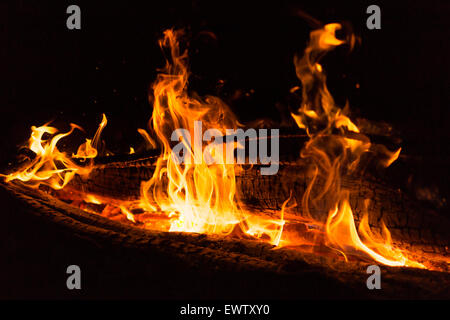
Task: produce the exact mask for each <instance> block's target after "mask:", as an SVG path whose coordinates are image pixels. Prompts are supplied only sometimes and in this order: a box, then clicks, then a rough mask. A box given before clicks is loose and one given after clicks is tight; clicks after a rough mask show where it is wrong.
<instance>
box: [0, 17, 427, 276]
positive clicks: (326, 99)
mask: <svg viewBox="0 0 450 320" xmlns="http://www.w3.org/2000/svg"><path fill="white" fill-rule="evenodd" d="M339 29H341V25H340V24H337V23H332V24H328V25H325V26H324V27H323V28H322V29H319V30H315V31H313V32H311V39H310V43H309V45H308V46H307V47H306V49H305V52H304V55H303V56H302V57H301V58H299V57H295V58H294V65H295V68H296V74H297V76H298V78H299V79H300V81H301V87H299V86H295V87H293V88H292V89H291V92H295V91H297V90H299V89H300V88H301V89H302V104H301V105H300V107H299V109H298V110H297V112H295V113H292V117H293V119H294V120H295V122H296V123H297V125H298V127H299V128H301V129H304V130H305V131H306V133H307V135H308V137H309V140H308V141H307V142H306V144H305V146H304V148H303V149H302V151H301V153H300V156H301V157H302V158H305V159H307V160H308V163H310V170H309V180H308V181H309V184H308V186H307V188H306V191H305V193H304V195H303V198H302V211H303V212H302V217H296V218H295V223H301V224H303V225H304V226H307V228H308V229H310V230H311V231H309V230H308V232H309V233H310V235H311V237H310V238H308V239H307V237H303V236H299V235H298V234H295V233H292V232H291V233H290V232H289V231H286V230H287V229H288V226H289V224H290V223H291V222H292V221H294V219H291V217H290V216H289V214H288V211H289V210H290V209H291V208H292V207H294V206H296V204H295V203H294V204H293V205H292V206H288V203H289V201H290V200H291V196H292V193H291V196H290V197H289V198H288V199H286V200H285V201H284V203H283V205H282V207H281V210H280V211H279V212H276V213H275V214H273V213H268V212H249V211H247V210H245V209H243V208H244V206H242V205H241V203H240V201H239V196H238V193H237V189H236V174H238V173H239V172H240V171H241V170H243V168H242V167H241V166H240V165H238V164H227V163H228V162H227V161H226V160H227V159H226V152H224V144H223V137H225V135H226V130H227V129H237V128H240V127H242V125H241V124H240V123H239V122H238V121H237V118H236V116H235V115H234V114H233V113H232V112H231V110H230V108H229V107H228V106H227V105H226V104H225V103H224V102H223V101H221V100H220V99H219V98H217V97H212V96H207V97H205V98H200V97H198V96H197V95H190V94H189V92H188V79H189V70H188V67H187V58H188V55H187V51H183V52H181V51H180V45H179V38H180V37H181V36H182V32H181V31H173V30H167V31H165V32H164V37H163V39H162V40H160V42H159V44H160V46H161V48H162V50H163V52H167V53H168V56H167V58H166V65H165V67H164V68H163V69H162V70H161V71H160V73H159V74H158V76H157V79H156V81H155V82H154V84H153V85H152V88H151V89H152V94H153V97H152V99H150V100H151V101H153V113H152V117H151V119H150V121H149V131H150V132H151V134H152V137H156V139H157V141H155V140H154V139H153V138H152V137H151V136H150V134H149V132H147V131H146V130H144V129H138V132H139V134H141V136H142V137H143V138H144V140H145V142H146V144H147V148H148V149H157V148H158V146H157V145H158V144H159V145H160V146H161V154H160V156H159V158H158V159H157V161H156V163H155V170H154V173H153V176H152V177H151V179H149V180H148V181H145V182H143V183H142V184H141V196H140V199H139V200H138V201H120V200H117V199H109V198H104V197H102V196H98V195H93V194H81V197H80V198H78V199H77V200H78V201H79V200H80V199H82V201H84V202H85V203H90V204H95V205H98V206H99V207H101V209H99V212H98V213H99V214H102V215H104V216H107V217H112V218H114V217H119V219H122V221H123V220H124V219H125V217H126V219H128V220H129V221H130V222H132V223H136V224H137V223H141V224H143V226H144V227H146V228H151V229H157V230H164V231H173V232H197V233H207V234H219V235H229V234H231V233H233V234H235V231H236V233H238V234H239V232H240V234H242V235H244V236H246V237H252V238H256V239H259V240H260V241H267V242H269V243H271V244H273V245H274V246H277V247H281V246H298V245H303V244H307V245H310V246H313V245H315V242H320V243H325V244H326V245H328V246H329V247H331V248H332V249H333V250H335V251H337V252H340V253H341V254H343V256H344V258H345V259H346V260H348V259H349V257H350V256H355V255H358V256H364V257H370V258H371V259H374V260H375V261H377V262H379V263H381V264H385V265H389V266H410V267H417V268H424V265H422V264H420V263H419V262H416V261H414V260H412V259H410V258H409V257H408V254H407V252H406V251H403V250H401V249H399V248H396V247H395V246H394V244H393V241H392V239H391V235H390V232H389V230H388V229H387V228H386V226H384V225H383V228H382V233H381V234H378V233H377V232H375V231H373V230H371V228H370V226H369V223H368V221H369V214H370V212H368V211H367V212H365V214H364V216H363V218H362V219H361V221H360V223H359V228H358V229H357V228H356V224H355V217H354V215H353V212H352V208H351V206H350V201H349V191H348V190H346V189H345V188H342V186H341V180H342V178H343V177H344V176H345V175H351V174H353V173H354V172H355V171H356V170H357V169H358V166H359V164H360V159H361V156H362V155H363V154H365V153H368V152H372V153H375V152H374V150H375V149H376V151H377V152H378V153H379V155H380V163H381V164H382V165H383V166H385V167H387V166H389V165H391V164H392V163H393V162H394V161H395V160H396V159H397V158H398V157H399V154H400V152H401V148H399V149H398V150H397V151H390V150H388V149H386V148H385V147H380V146H377V148H375V149H374V148H373V146H372V144H371V142H370V140H369V139H368V138H367V137H366V136H364V135H363V134H362V133H361V132H360V129H359V128H358V127H357V126H356V125H355V123H353V122H352V121H351V119H350V118H349V116H348V111H349V110H348V106H346V107H345V108H344V109H341V108H339V107H338V106H336V104H335V103H334V100H333V97H332V95H331V94H330V92H329V91H328V88H327V85H326V74H325V70H324V69H325V68H324V66H323V65H322V64H321V63H320V60H321V58H322V57H323V56H324V54H325V53H326V52H328V51H330V50H333V49H334V48H335V47H337V46H340V45H343V44H349V45H350V47H351V46H352V45H353V43H354V42H355V40H354V38H353V36H351V37H350V38H349V39H346V40H340V39H337V38H336V36H335V32H336V31H337V30H339ZM106 124H107V119H106V116H105V115H104V114H103V117H102V121H101V123H100V125H99V127H98V129H97V132H96V133H95V135H94V137H93V139H92V140H91V139H86V142H85V143H83V144H82V145H80V146H79V148H78V150H77V153H76V154H72V156H71V157H69V156H68V155H66V153H64V152H61V151H60V150H59V149H58V148H57V144H58V142H59V141H60V140H61V139H62V138H64V137H66V136H68V135H70V134H71V133H72V132H73V130H74V129H81V128H80V127H78V126H76V125H74V124H71V129H70V131H68V132H66V133H60V134H57V132H58V130H57V129H56V128H53V127H50V126H48V125H47V124H46V125H44V126H41V127H32V134H31V137H30V140H29V142H28V148H29V149H30V150H32V151H33V152H34V153H35V154H36V156H35V158H34V159H32V160H30V161H29V162H28V163H27V164H26V165H24V166H23V167H22V168H21V169H19V170H17V171H16V172H14V173H11V174H9V175H3V176H4V177H5V179H6V181H12V180H16V179H17V180H20V181H22V182H26V183H27V184H28V185H30V186H33V187H38V186H39V185H40V184H44V185H47V186H50V187H52V188H54V189H58V190H60V189H62V188H64V187H65V186H66V185H67V183H68V182H69V181H70V180H71V179H72V178H73V176H74V175H75V174H79V175H87V174H89V173H90V172H91V170H92V167H93V161H92V159H93V158H95V157H96V156H97V155H98V151H97V150H98V144H99V140H100V135H101V133H102V130H103V129H104V127H105V126H106ZM177 129H184V130H185V131H184V132H185V133H186V135H181V136H178V137H175V138H176V139H174V136H173V133H174V132H175V131H176V130H177ZM207 130H208V131H210V130H213V131H214V132H215V134H214V138H215V140H214V141H211V144H209V145H207V146H205V147H204V146H203V145H202V141H198V138H197V136H198V133H199V134H200V136H201V137H203V139H204V135H203V133H204V132H206V131H207ZM45 135H49V136H50V138H45V137H44V136H45ZM189 136H190V137H189ZM177 139H178V140H177ZM211 140H212V139H211ZM216 140H217V141H216ZM219 140H222V142H221V141H219ZM175 143H176V144H177V146H180V145H181V146H183V150H184V151H185V154H184V156H185V159H187V161H185V162H184V163H180V161H179V159H178V158H177V157H176V156H175V154H176V153H175V147H174V146H173V145H174V144H175ZM241 147H242V146H240V145H238V144H237V143H235V144H234V146H233V148H241ZM134 152H135V151H134V148H133V147H130V152H129V153H130V154H133V153H134ZM106 155H107V156H108V155H109V154H106ZM74 159H79V160H78V162H86V160H89V161H88V163H87V164H86V163H83V164H84V165H83V166H81V165H80V164H78V163H77V162H76V161H75V160H74ZM189 159H190V160H189ZM207 159H208V160H207ZM89 207H95V206H92V205H90V206H89ZM313 209H314V210H313ZM88 210H94V209H90V208H88ZM136 210H139V211H140V212H139V214H138V213H137V211H136ZM94 211H95V210H94ZM94 211H93V212H94ZM317 212H324V213H325V214H327V218H326V221H321V220H325V219H323V217H322V219H321V218H320V217H316V216H315V215H316V214H317Z"/></svg>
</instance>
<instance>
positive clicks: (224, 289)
mask: <svg viewBox="0 0 450 320" xmlns="http://www.w3.org/2000/svg"><path fill="white" fill-rule="evenodd" d="M5 189H6V190H7V191H8V192H5ZM0 195H1V198H2V199H3V200H4V203H9V205H11V204H13V205H14V206H15V208H16V209H15V211H21V212H24V213H25V215H23V216H21V218H22V219H23V218H27V216H29V217H30V219H31V220H32V221H33V219H32V217H33V216H39V217H41V218H44V219H39V221H45V222H46V224H47V227H46V228H45V233H43V234H42V235H41V237H42V238H45V237H47V236H49V234H51V233H56V234H58V236H56V238H57V239H60V240H63V239H64V237H67V236H69V237H70V238H74V239H79V240H75V241H73V242H72V244H71V245H72V246H78V245H79V246H82V247H83V248H85V249H86V252H85V253H84V255H86V256H90V257H91V258H90V259H93V260H94V261H87V260H86V261H84V263H85V265H86V264H87V265H89V266H90V268H91V269H92V268H94V269H95V266H103V267H101V268H100V267H98V270H97V271H95V272H96V273H98V274H97V275H98V276H100V274H102V273H105V272H106V273H108V272H111V270H114V272H119V273H120V274H113V275H109V277H110V278H109V279H110V280H111V284H109V285H108V284H106V285H104V283H101V284H97V287H96V290H95V291H91V293H92V294H93V295H95V296H96V297H99V296H100V297H101V296H103V297H111V296H113V297H137V296H139V297H154V298H155V297H156V298H170V297H172V298H173V297H177V298H183V297H184V298H191V299H192V298H207V297H209V298H218V297H220V298H236V297H240V298H245V297H246V298H248V297H251V298H299V297H301V298H333V297H334V298H343V297H344V298H345V297H347V298H349V297H352V298H397V299H398V298H403V299H404V298H448V297H450V292H449V288H450V275H449V274H448V273H443V272H433V271H426V270H420V269H409V268H391V267H381V268H382V288H383V289H382V290H368V289H367V287H366V279H367V277H368V275H367V273H366V268H367V266H368V265H370V264H372V263H373V262H361V261H353V260H350V261H349V262H344V261H343V260H341V259H335V258H330V257H327V256H323V255H317V254H309V253H304V252H300V251H296V250H291V249H287V248H282V249H276V250H274V249H273V247H272V246H271V245H268V244H265V243H261V242H256V241H250V240H245V239H224V238H223V237H219V236H208V235H200V234H183V233H166V232H156V231H150V230H145V229H140V228H136V227H134V226H133V225H132V224H124V223H118V222H115V221H111V220H109V219H106V218H103V217H101V216H97V215H94V214H90V213H87V212H84V211H83V210H80V209H78V208H75V207H73V206H70V205H68V204H67V203H64V202H62V201H60V200H58V199H55V198H54V197H52V196H50V195H48V194H46V193H45V192H42V191H41V190H32V189H29V188H26V187H22V186H19V185H16V184H7V185H5V184H2V188H1V189H0ZM11 195H12V196H11ZM15 214H18V213H14V215H15ZM9 219H10V220H13V217H9ZM10 222H11V221H10ZM25 223H26V222H25V221H23V220H21V221H16V225H14V224H10V225H9V228H13V227H15V228H19V229H20V227H21V225H22V224H25ZM35 230H36V231H37V232H38V233H39V231H40V230H39V229H35ZM42 231H44V230H42ZM61 234H63V235H64V237H62V236H61ZM25 241H26V240H25ZM36 241H38V242H39V241H40V240H39V239H36ZM58 245H60V246H61V247H62V252H60V253H59V254H61V255H64V254H66V257H65V259H67V255H69V256H70V254H69V253H70V250H71V249H73V248H68V247H64V244H59V243H56V244H55V246H58ZM30 247H33V244H30ZM93 248H95V249H93ZM47 249H48V248H45V250H47ZM91 250H94V252H95V254H93V253H92V252H91V253H88V252H90V251H91ZM7 253H8V251H7ZM9 253H10V254H13V253H11V252H9ZM54 259H55V257H52V260H54ZM72 259H73V258H72ZM88 260H89V259H88ZM105 261H108V263H106V262H105ZM142 265H145V266H146V268H142ZM138 266H141V267H140V268H139V269H136V268H138ZM156 266H160V268H157V267H156ZM133 268H134V269H133ZM136 270H139V271H140V273H139V274H136ZM150 270H151V271H150ZM91 272H93V271H92V270H91ZM136 277H137V278H138V280H137V281H136V282H134V281H133V279H136ZM119 279H124V280H122V282H120V280H119ZM155 279H162V281H161V280H160V282H159V285H160V287H157V288H155V287H154V286H153V287H152V286H148V287H146V288H144V287H145V285H147V284H148V283H149V282H152V281H156V280H155ZM212 280H214V281H212ZM10 281H11V280H10ZM174 281H175V282H174ZM161 282H162V283H161ZM130 283H134V285H135V286H136V287H135V288H136V291H135V292H132V291H127V290H130V289H131V290H132V289H133V287H132V288H130V287H129V286H130ZM137 283H142V284H144V287H141V286H140V285H137ZM153 284H154V283H153ZM127 285H128V287H127ZM86 286H87V287H88V285H86ZM132 286H133V285H132ZM199 288H202V289H199ZM205 288H206V290H205ZM88 292H89V291H88Z"/></svg>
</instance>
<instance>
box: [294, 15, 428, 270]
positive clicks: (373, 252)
mask: <svg viewBox="0 0 450 320" xmlns="http://www.w3.org/2000/svg"><path fill="white" fill-rule="evenodd" d="M340 28H341V26H340V25H339V24H337V23H333V24H328V25H326V26H324V28H322V29H319V30H315V31H313V32H312V33H311V41H310V44H309V46H308V47H307V48H306V50H305V54H304V56H303V57H302V58H301V59H299V58H297V57H296V58H295V60H294V63H295V66H296V71H297V76H298V78H299V79H300V80H301V82H302V85H303V91H302V93H303V102H302V105H301V107H300V108H299V109H298V111H297V113H295V114H294V113H293V114H292V116H293V118H294V120H295V121H296V123H297V125H298V127H299V128H302V129H305V130H306V132H307V133H308V135H309V137H310V140H309V141H308V142H307V144H306V145H305V147H304V149H303V150H302V152H301V156H302V157H304V158H309V159H311V160H312V163H313V165H312V169H311V172H312V177H313V178H312V180H311V182H310V184H309V186H308V188H307V191H306V192H305V195H304V197H303V202H304V203H303V209H304V211H305V214H306V215H307V216H308V215H309V213H310V206H311V205H315V204H317V203H318V202H321V203H322V204H324V203H326V204H327V207H328V208H329V215H328V218H327V221H326V225H325V230H326V236H327V243H328V245H330V246H331V247H333V248H335V249H338V250H339V251H341V252H342V253H343V254H344V256H345V258H346V259H347V257H346V254H348V253H355V252H363V253H364V254H367V255H368V256H370V257H371V258H372V259H374V260H376V261H377V262H379V263H382V264H385V265H389V266H413V267H419V268H424V266H423V265H422V264H420V263H418V262H415V261H412V260H409V259H408V258H407V257H405V256H404V254H403V253H402V251H401V250H399V249H396V248H394V247H393V245H392V240H391V237H390V233H389V231H388V230H387V228H386V227H385V226H384V228H383V231H384V232H383V237H380V236H377V235H375V234H374V233H372V232H371V230H370V227H369V225H368V218H367V216H365V217H364V218H363V219H362V221H361V223H360V227H359V233H360V234H361V235H362V236H363V238H364V242H363V241H362V240H361V238H360V236H359V234H358V232H357V230H356V227H355V222H354V217H353V212H352V209H351V207H350V203H349V200H348V199H349V192H348V190H345V189H341V182H340V181H341V176H342V175H343V174H344V173H345V174H351V173H352V172H353V171H354V170H355V169H356V168H357V166H358V163H359V160H360V157H361V155H362V154H363V153H365V152H367V151H369V149H370V147H371V144H370V141H369V139H368V138H366V139H361V140H356V139H352V138H349V137H347V136H346V135H345V133H346V132H355V133H359V132H360V130H359V129H358V127H357V126H356V125H355V124H354V123H353V122H352V121H351V120H350V118H348V117H347V116H346V115H345V113H344V112H343V111H342V109H340V108H338V107H337V106H336V105H335V103H334V100H333V98H332V96H331V94H330V92H329V91H328V88H327V85H326V76H325V74H324V71H323V66H322V65H321V64H319V61H320V59H321V57H322V56H323V55H324V53H325V52H327V51H329V50H332V49H334V48H335V47H336V46H339V45H341V44H344V43H346V41H343V40H339V39H337V38H336V36H335V32H336V30H338V29H340ZM352 42H353V40H350V43H352ZM347 109H348V108H345V110H347ZM336 129H339V133H338V134H336V133H335V130H336ZM400 150H401V149H399V150H398V151H396V152H390V151H388V150H387V149H385V150H384V151H385V154H386V156H387V158H388V159H387V160H384V161H383V164H384V166H389V165H390V164H391V163H392V162H393V161H395V160H396V159H397V158H398V156H399V154H400ZM319 179H321V180H323V181H324V184H323V186H322V187H321V188H315V187H316V184H317V181H318V180H319ZM316 189H319V190H316ZM313 191H315V192H314V196H312V194H313ZM322 210H323V206H322Z"/></svg>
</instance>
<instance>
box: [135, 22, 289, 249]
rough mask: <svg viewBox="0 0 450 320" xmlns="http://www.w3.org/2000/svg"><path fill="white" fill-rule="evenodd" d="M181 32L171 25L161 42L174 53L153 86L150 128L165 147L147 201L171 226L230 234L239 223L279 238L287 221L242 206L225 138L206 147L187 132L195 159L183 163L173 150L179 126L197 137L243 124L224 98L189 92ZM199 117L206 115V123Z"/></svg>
mask: <svg viewBox="0 0 450 320" xmlns="http://www.w3.org/2000/svg"><path fill="white" fill-rule="evenodd" d="M181 34H182V33H181V31H173V30H167V31H165V32H164V38H163V39H162V40H161V41H160V46H161V48H162V49H163V50H166V51H167V52H170V56H169V57H168V59H167V62H166V66H165V68H164V69H163V72H162V73H160V74H159V75H158V77H157V79H156V82H155V83H154V84H153V87H152V89H153V96H154V99H152V100H153V101H154V103H153V114H152V118H151V122H150V127H151V128H150V129H151V130H153V131H154V132H155V134H156V136H157V138H158V140H159V142H160V143H161V145H162V148H163V150H162V153H161V156H160V157H159V159H158V161H157V163H156V170H155V172H154V175H153V177H152V178H151V179H150V180H149V181H147V182H145V183H143V185H142V188H141V194H142V197H141V207H142V208H145V209H147V210H151V211H157V212H163V213H165V214H168V215H169V217H170V218H171V223H170V229H169V231H183V232H201V233H214V234H222V235H226V234H230V233H231V232H232V231H233V230H234V229H235V227H236V226H237V225H239V228H241V229H242V230H243V231H244V232H246V233H247V234H252V235H253V236H255V237H261V236H263V235H265V236H266V237H269V238H270V239H271V241H273V242H279V237H280V235H281V233H282V227H281V228H280V226H279V224H280V223H281V225H282V222H279V221H262V219H261V218H258V217H257V216H256V215H251V214H250V213H248V212H244V211H243V210H242V209H241V207H240V205H239V202H238V200H237V195H236V182H235V173H236V171H237V170H239V166H237V165H234V164H226V161H225V160H226V159H225V152H224V149H223V147H224V145H223V144H221V143H218V144H217V145H215V147H211V145H208V146H206V147H202V146H201V145H199V144H198V141H194V142H193V143H192V142H191V141H186V140H185V139H183V138H182V139H181V143H183V144H184V146H185V147H186V150H188V152H187V153H188V155H187V156H188V157H192V160H193V161H186V163H184V164H180V163H178V161H177V159H175V158H174V156H173V152H172V151H173V149H172V147H171V141H170V140H169V137H171V135H172V132H173V131H174V130H175V129H178V128H183V129H186V130H187V131H188V132H189V133H190V136H191V137H195V134H196V132H195V131H196V130H200V133H201V136H203V132H202V130H205V131H206V130H209V129H211V130H215V132H216V133H217V135H218V136H220V137H223V136H225V133H226V129H236V128H238V127H239V126H240V124H239V123H238V121H237V119H236V117H235V115H234V114H233V113H232V112H231V111H230V109H229V107H228V106H227V105H226V104H225V103H224V102H222V101H221V100H220V99H219V98H217V97H211V96H208V97H206V98H205V99H200V98H193V97H191V96H189V94H188V91H187V84H188V75H189V72H188V68H187V61H186V60H187V52H186V51H184V52H183V53H181V52H180V48H179V43H178V37H180V36H181ZM198 121H201V128H199V127H198ZM140 133H141V134H142V135H143V136H144V137H147V136H148V135H146V134H143V132H140ZM194 139H195V138H194ZM147 140H148V139H147ZM200 143H201V142H200ZM235 147H239V146H235ZM205 154H207V155H208V156H209V157H210V158H211V159H213V163H212V164H207V163H206V159H204V155H205ZM205 157H206V156H205ZM274 225H275V226H274ZM272 228H274V229H275V230H272Z"/></svg>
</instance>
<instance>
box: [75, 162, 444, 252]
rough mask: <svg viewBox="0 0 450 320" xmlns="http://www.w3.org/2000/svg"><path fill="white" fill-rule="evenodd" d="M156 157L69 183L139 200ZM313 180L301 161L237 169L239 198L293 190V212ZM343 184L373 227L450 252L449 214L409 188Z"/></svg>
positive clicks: (278, 199)
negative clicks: (268, 168) (267, 170)
mask: <svg viewBox="0 0 450 320" xmlns="http://www.w3.org/2000/svg"><path fill="white" fill-rule="evenodd" d="M154 161H155V159H154V158H153V157H149V158H144V159H141V160H133V161H123V162H114V163H110V164H103V165H99V166H98V167H95V168H94V169H93V170H92V172H91V174H90V175H89V176H88V177H86V178H83V177H81V176H76V177H75V178H74V179H73V180H72V181H71V182H70V184H69V186H68V187H70V188H71V190H72V192H75V193H76V192H77V191H78V192H82V193H87V194H93V195H97V196H100V197H106V198H114V199H121V200H124V201H130V200H137V199H138V198H139V197H140V186H141V183H142V182H143V181H147V180H148V179H150V178H151V176H152V174H153V171H154V165H153V162H154ZM310 180H311V178H310V177H309V174H308V170H307V165H306V163H303V164H302V163H301V161H297V162H296V163H284V164H282V165H281V167H280V170H279V172H278V174H277V175H270V176H262V175H260V172H259V166H253V167H252V168H248V169H247V170H243V171H241V172H238V173H236V184H237V189H238V191H237V194H238V198H239V200H240V201H242V204H244V205H245V206H246V208H247V209H249V210H251V211H252V212H274V213H276V212H279V211H280V210H281V206H282V204H283V202H284V201H285V200H286V199H288V198H289V196H290V193H291V192H292V199H293V201H295V202H296V203H297V206H295V207H293V208H292V209H290V211H289V212H290V213H292V214H294V215H298V216H300V215H301V213H302V208H303V206H302V200H303V197H304V194H305V191H306V189H307V187H308V184H309V182H310ZM321 183H323V181H322V182H321ZM342 184H343V185H344V186H345V187H346V188H347V189H348V190H350V191H351V192H350V199H349V200H350V204H351V206H352V208H353V209H354V215H355V220H357V221H358V222H359V221H361V219H362V217H363V214H364V211H365V210H369V212H370V215H369V224H370V227H371V228H372V229H374V230H376V231H378V232H380V233H381V229H382V223H383V222H384V223H385V224H386V226H387V227H388V228H389V230H391V233H392V237H393V240H394V242H395V243H398V244H399V245H402V247H408V248H411V249H412V250H413V251H418V252H420V253H421V254H424V255H428V256H433V255H434V254H438V255H448V253H449V249H448V248H449V246H450V239H449V237H448V230H449V227H450V221H448V219H447V218H446V217H444V216H441V215H439V214H437V213H436V212H433V211H432V210H431V209H427V208H423V207H421V205H420V204H419V203H418V202H417V200H414V199H413V198H411V197H410V196H408V194H407V193H405V192H403V191H401V190H399V189H394V188H393V187H391V186H389V185H388V184H387V183H386V182H383V181H381V180H380V179H375V178H374V177H372V176H370V175H365V176H359V177H355V176H349V177H345V178H344V179H343V181H342ZM365 199H371V201H370V204H369V206H368V208H366V207H365V206H366V205H365V203H364V202H365V201H364V200H365ZM327 209H328V206H327V204H326V203H323V204H322V206H319V207H315V208H314V211H312V212H311V215H312V216H313V217H314V218H316V219H318V220H322V221H324V220H325V219H326V218H327V215H328V211H327Z"/></svg>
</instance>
